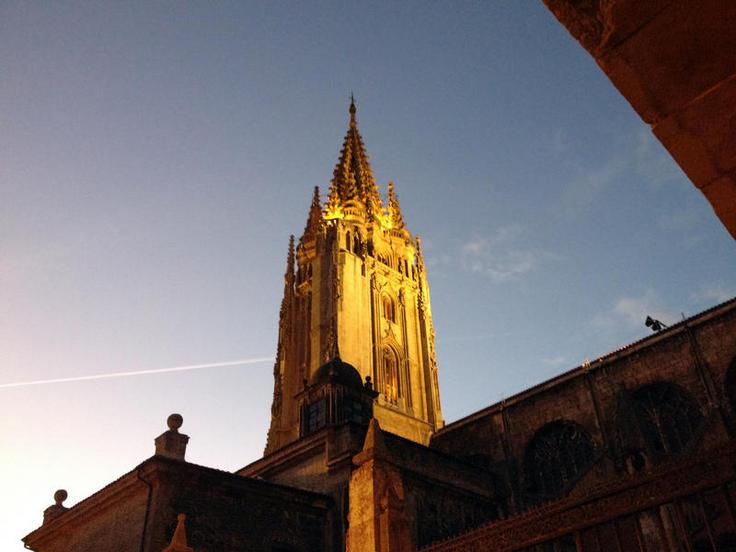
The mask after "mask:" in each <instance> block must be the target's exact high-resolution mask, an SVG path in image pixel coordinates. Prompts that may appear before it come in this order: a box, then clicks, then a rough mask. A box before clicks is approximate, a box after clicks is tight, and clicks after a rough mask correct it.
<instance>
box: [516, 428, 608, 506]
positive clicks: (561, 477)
mask: <svg viewBox="0 0 736 552" xmlns="http://www.w3.org/2000/svg"><path fill="white" fill-rule="evenodd" d="M594 461H595V445H594V444H593V439H592V438H591V436H590V434H589V433H588V432H587V431H586V430H585V428H583V427H582V426H581V425H580V424H578V423H576V422H573V421H570V420H557V421H554V422H550V423H548V424H546V425H544V426H542V427H541V428H540V429H538V430H537V432H536V433H535V434H534V436H533V437H532V438H531V440H530V441H529V444H528V445H527V447H526V451H525V453H524V471H525V477H526V482H527V489H528V491H529V492H530V493H531V494H534V495H537V496H540V497H546V498H553V497H559V496H562V495H563V494H565V493H566V492H567V491H569V490H570V489H571V488H572V486H573V485H574V484H575V483H576V482H577V481H578V479H580V477H581V476H582V475H583V474H584V473H585V472H586V471H587V470H588V469H589V468H590V467H591V466H592V465H593V462H594Z"/></svg>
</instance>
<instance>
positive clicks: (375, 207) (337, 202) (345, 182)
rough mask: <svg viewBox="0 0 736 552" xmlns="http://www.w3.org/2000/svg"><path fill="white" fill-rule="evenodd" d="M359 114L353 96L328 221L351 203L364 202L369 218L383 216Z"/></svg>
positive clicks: (327, 209)
mask: <svg viewBox="0 0 736 552" xmlns="http://www.w3.org/2000/svg"><path fill="white" fill-rule="evenodd" d="M355 112H356V108H355V101H354V99H353V98H352V96H351V98H350V125H349V126H348V132H347V134H346V135H345V140H344V141H343V144H342V149H341V150H340V158H339V159H338V161H337V165H336V166H335V170H334V172H333V175H332V181H331V182H330V190H329V194H328V198H327V205H326V209H325V211H326V215H327V218H339V217H340V216H341V212H340V211H339V208H340V207H342V206H343V205H344V204H345V202H346V201H351V200H358V201H361V202H362V203H363V205H364V206H365V209H366V213H367V214H368V215H369V218H370V216H375V215H378V214H380V213H381V210H382V203H381V196H380V194H379V192H378V186H377V185H376V182H375V179H374V178H373V171H372V170H371V165H370V163H369V162H368V154H367V153H366V151H365V145H364V143H363V137H362V136H361V135H360V132H359V131H358V122H357V120H356V118H355Z"/></svg>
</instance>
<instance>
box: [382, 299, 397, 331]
mask: <svg viewBox="0 0 736 552" xmlns="http://www.w3.org/2000/svg"><path fill="white" fill-rule="evenodd" d="M383 317H384V318H385V319H386V320H388V321H389V322H393V323H394V324H395V323H396V304H395V303H394V300H393V299H392V298H391V297H389V296H388V295H384V296H383Z"/></svg>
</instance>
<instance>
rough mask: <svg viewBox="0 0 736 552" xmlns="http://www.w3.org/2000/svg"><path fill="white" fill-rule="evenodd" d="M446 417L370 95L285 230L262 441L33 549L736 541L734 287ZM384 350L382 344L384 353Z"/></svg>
mask: <svg viewBox="0 0 736 552" xmlns="http://www.w3.org/2000/svg"><path fill="white" fill-rule="evenodd" d="M656 329H657V331H656V333H654V334H652V335H650V336H648V337H647V338H645V339H642V340H641V341H638V342H636V343H633V344H630V345H627V346H625V347H622V348H620V349H619V350H617V351H614V352H613V353H610V354H608V355H605V356H603V357H601V358H599V359H596V360H594V361H592V362H587V363H585V364H584V365H582V366H579V367H577V368H575V369H573V370H571V371H569V372H566V373H564V374H561V375H559V376H557V377H555V378H553V379H551V380H549V381H546V382H543V383H540V384H539V385H536V386H534V387H532V388H530V389H528V390H525V391H523V392H522V393H519V394H518V395H516V396H513V397H510V398H508V399H506V400H504V401H502V402H501V403H498V404H495V405H491V406H489V407H487V408H485V409H483V410H481V411H479V412H476V413H474V414H472V415H470V416H468V417H466V418H463V419H461V420H458V421H455V422H453V423H451V424H449V425H446V426H445V425H444V423H443V421H442V417H441V409H440V404H439V392H438V389H437V379H436V375H437V366H436V361H435V357H434V330H433V328H432V319H431V309H430V304H429V291H428V286H427V280H426V271H425V266H424V263H423V261H422V257H421V244H420V241H419V239H418V238H415V237H412V236H411V235H410V234H409V232H408V231H407V230H406V228H405V226H404V222H403V216H402V215H401V211H400V209H399V205H398V200H397V199H396V195H395V192H394V190H393V186H390V187H389V193H388V201H387V205H384V204H383V202H382V200H381V198H380V197H379V196H378V193H377V191H376V187H375V184H374V182H373V178H372V175H371V172H370V167H369V165H368V161H367V155H366V153H365V150H364V146H363V141H362V138H361V137H360V135H359V133H358V130H357V123H356V120H355V106H354V104H353V105H351V109H350V124H349V129H348V134H347V137H346V139H345V144H344V146H343V150H342V152H341V154H340V160H339V162H338V166H337V168H336V169H335V175H334V178H333V180H332V183H331V186H330V192H329V195H328V198H327V201H326V203H325V204H324V205H322V203H321V200H320V197H319V192H318V191H315V194H314V198H313V201H312V205H311V208H310V212H309V217H308V222H307V226H306V229H305V231H304V234H303V236H302V237H301V239H300V240H299V242H298V244H297V243H295V240H294V239H293V237H292V239H291V242H290V246H289V253H288V257H287V270H286V276H285V287H284V299H283V302H282V306H281V316H280V323H279V333H278V349H277V351H278V352H277V359H276V363H275V368H274V397H273V407H272V421H271V426H270V428H269V432H268V441H267V446H266V454H265V455H264V456H263V457H262V458H261V459H259V460H257V461H255V462H253V463H251V464H249V465H247V466H245V467H243V468H241V469H240V470H238V471H236V472H235V473H226V472H222V471H219V470H214V469H211V468H206V467H202V466H196V465H193V464H190V463H188V462H186V460H185V453H186V446H187V443H188V439H189V438H188V437H187V436H186V435H184V434H182V433H180V432H179V429H180V427H181V425H182V422H183V420H182V418H181V416H179V415H176V414H173V415H171V416H170V417H169V419H168V420H167V424H168V427H169V429H168V430H167V431H165V432H164V433H162V434H161V435H160V436H158V437H157V438H156V439H155V447H156V448H155V452H156V454H155V456H153V457H152V458H150V459H148V460H146V461H145V462H143V463H142V464H140V465H139V466H138V467H136V468H135V469H133V470H132V471H131V472H129V473H127V474H126V475H124V476H122V477H121V478H120V479H118V480H117V481H114V482H113V483H111V484H110V485H108V486H106V487H105V488H103V489H101V490H100V491H99V492H97V493H95V494H94V495H92V496H91V497H89V498H87V499H85V500H83V501H82V502H80V503H78V504H76V505H75V506H73V507H72V508H66V507H65V506H63V502H64V500H65V498H66V492H64V491H58V492H57V493H56V495H55V497H54V499H55V503H54V504H53V505H52V506H49V507H48V508H47V509H46V510H45V511H44V523H43V525H42V526H41V527H39V528H38V529H36V530H35V531H33V532H32V533H31V534H29V535H28V536H26V537H25V539H24V542H25V544H26V546H27V547H28V548H29V549H31V550H36V551H38V552H62V551H63V552H86V551H91V550H95V551H99V550H111V551H112V550H114V551H119V552H134V551H137V552H162V551H168V552H192V551H193V552H214V551H228V552H233V551H235V552H237V551H264V552H266V551H268V552H287V551H288V552H317V551H325V552H340V551H344V550H347V551H349V552H397V551H401V552H404V551H413V550H419V549H426V550H433V551H436V552H440V551H447V552H449V551H454V552H460V551H463V552H465V551H481V550H492V551H512V550H525V551H532V550H534V551H537V552H541V551H557V552H559V551H565V552H567V551H575V552H580V551H585V552H587V551H596V552H608V551H609V550H610V551H612V552H614V551H615V552H628V551H629V550H634V551H635V550H640V551H644V550H646V551H648V552H652V551H658V550H666V551H680V550H688V551H697V552H700V551H701V550H702V551H707V550H736V470H735V469H734V466H736V442H735V441H734V435H736V299H733V300H731V301H728V302H726V303H723V304H721V305H718V306H716V307H713V308H711V309H709V310H707V311H705V312H703V313H700V314H698V315H696V316H694V317H692V318H690V319H687V320H683V321H682V322H679V323H678V324H675V325H673V326H672V327H669V328H656ZM384 353H385V354H384Z"/></svg>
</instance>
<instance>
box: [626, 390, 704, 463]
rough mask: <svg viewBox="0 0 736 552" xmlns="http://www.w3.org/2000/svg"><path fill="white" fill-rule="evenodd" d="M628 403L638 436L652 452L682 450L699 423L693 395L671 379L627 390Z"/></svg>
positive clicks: (670, 452)
mask: <svg viewBox="0 0 736 552" xmlns="http://www.w3.org/2000/svg"><path fill="white" fill-rule="evenodd" d="M631 407H632V409H633V414H634V415H635V416H636V425H637V426H638V430H639V432H640V434H641V437H642V438H643V440H644V443H645V445H646V447H647V449H649V452H650V453H652V454H653V455H654V456H660V457H661V456H667V455H670V454H677V453H679V452H682V451H683V450H684V449H685V448H686V447H687V446H688V445H689V444H690V443H691V442H692V441H693V439H694V438H695V434H696V432H697V431H698V429H699V428H700V425H701V424H702V423H703V414H702V413H701V411H700V408H699V407H698V403H697V402H696V401H695V399H693V398H692V397H691V396H690V394H689V393H688V392H687V391H685V390H684V389H682V388H680V387H678V386H677V385H674V384H672V383H667V382H658V383H652V384H649V385H645V386H643V387H640V388H639V389H637V390H636V391H634V392H633V393H632V394H631Z"/></svg>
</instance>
